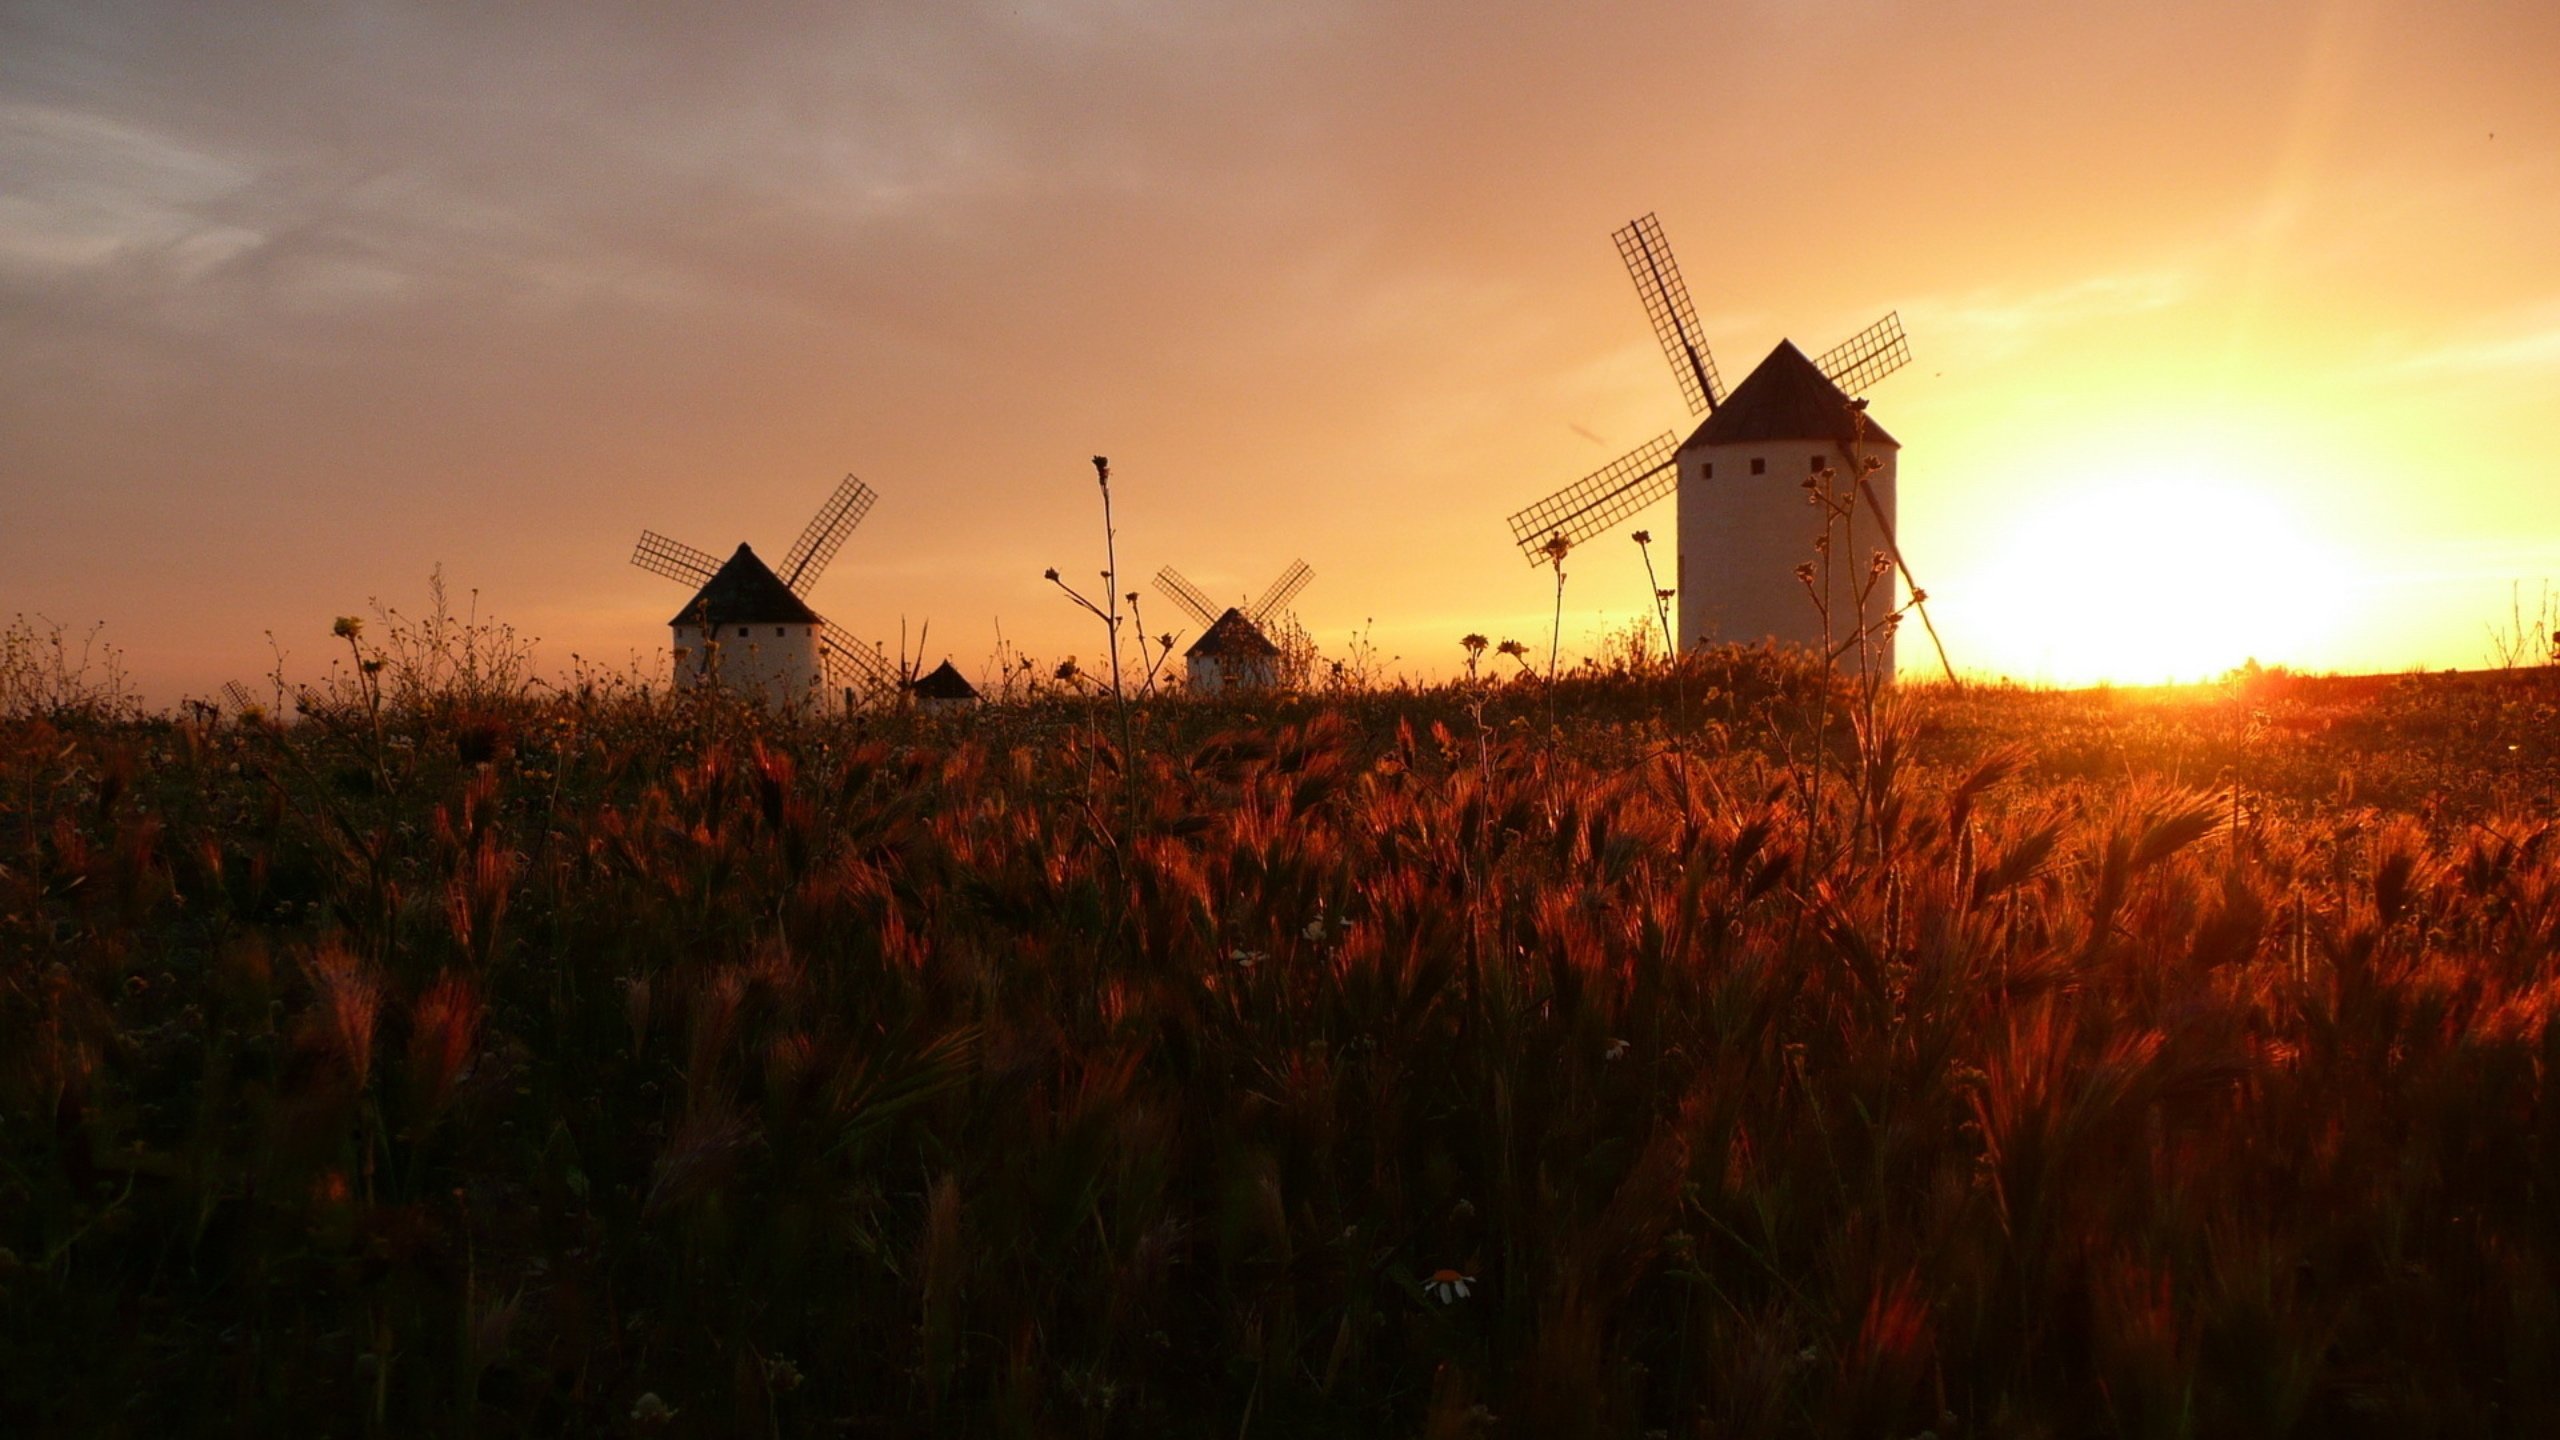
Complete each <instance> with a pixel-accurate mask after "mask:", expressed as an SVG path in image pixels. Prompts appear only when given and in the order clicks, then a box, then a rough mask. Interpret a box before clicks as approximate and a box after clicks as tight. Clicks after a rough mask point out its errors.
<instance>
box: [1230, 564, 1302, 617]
mask: <svg viewBox="0 0 2560 1440" xmlns="http://www.w3.org/2000/svg"><path fill="white" fill-rule="evenodd" d="M1314 578H1316V572H1315V571H1314V570H1313V569H1311V568H1309V566H1308V565H1307V562H1306V561H1304V560H1295V561H1292V562H1290V565H1289V568H1288V569H1286V570H1284V571H1282V572H1280V578H1279V579H1277V580H1274V581H1272V582H1271V588H1270V589H1268V590H1265V591H1263V592H1262V598H1261V599H1259V600H1256V601H1254V602H1253V608H1252V609H1251V610H1248V611H1246V612H1245V614H1246V615H1247V616H1248V617H1250V618H1251V619H1252V621H1253V623H1254V624H1256V625H1259V624H1261V623H1262V622H1263V621H1265V620H1268V619H1270V618H1271V617H1272V616H1274V615H1277V614H1279V613H1280V611H1281V610H1282V609H1283V608H1284V607H1286V606H1287V605H1288V603H1289V602H1290V601H1292V600H1295V599H1297V598H1298V592H1299V591H1301V590H1304V589H1306V588H1307V582H1308V581H1310V580H1313V579H1314Z"/></svg>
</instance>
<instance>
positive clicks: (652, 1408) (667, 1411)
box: [631, 1390, 676, 1429]
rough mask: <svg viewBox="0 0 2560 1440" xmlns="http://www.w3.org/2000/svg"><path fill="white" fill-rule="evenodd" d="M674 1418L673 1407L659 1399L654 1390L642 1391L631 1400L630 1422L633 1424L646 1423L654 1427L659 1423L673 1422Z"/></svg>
mask: <svg viewBox="0 0 2560 1440" xmlns="http://www.w3.org/2000/svg"><path fill="white" fill-rule="evenodd" d="M675 1418H676V1410H675V1407H674V1406H672V1405H669V1404H668V1403H667V1402H666V1401H664V1400H661V1399H659V1398H658V1392H657V1391H655V1390H645V1391H642V1392H641V1395H640V1398H639V1399H638V1400H635V1401H633V1402H632V1405H631V1423H632V1424H634V1425H646V1426H649V1427H651V1428H652V1429H654V1428H656V1427H658V1426H661V1425H672V1424H674V1423H675Z"/></svg>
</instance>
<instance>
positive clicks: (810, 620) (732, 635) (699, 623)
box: [631, 475, 900, 705]
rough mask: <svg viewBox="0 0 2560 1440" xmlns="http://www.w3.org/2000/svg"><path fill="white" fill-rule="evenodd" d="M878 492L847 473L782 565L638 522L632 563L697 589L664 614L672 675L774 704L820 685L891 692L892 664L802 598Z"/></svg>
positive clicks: (805, 696) (791, 701)
mask: <svg viewBox="0 0 2560 1440" xmlns="http://www.w3.org/2000/svg"><path fill="white" fill-rule="evenodd" d="M877 498H879V497H878V496H877V495H876V494H875V493H874V492H873V491H872V489H871V487H870V486H868V485H865V484H863V483H862V482H861V481H860V480H859V479H856V478H855V477H853V476H851V475H847V476H846V477H844V480H843V482H842V483H840V484H838V485H837V486H836V489H835V493H834V494H832V495H830V496H828V497H827V503H825V504H824V505H821V506H819V507H818V513H817V514H816V515H814V516H811V517H810V519H809V523H808V524H807V525H806V526H805V527H803V528H802V529H801V531H800V538H799V539H797V540H794V541H792V542H791V549H790V552H789V553H788V554H785V555H784V556H783V557H782V568H781V572H780V573H779V574H777V573H775V571H774V570H773V568H772V567H770V566H768V565H766V564H765V563H764V561H763V560H762V559H761V558H759V557H758V556H757V555H756V552H755V550H754V549H753V548H752V547H750V546H747V545H745V544H741V545H739V546H738V548H737V551H736V553H734V554H732V555H731V556H730V557H729V558H728V559H727V560H726V561H722V560H720V559H718V558H716V557H714V556H712V555H711V554H709V553H708V552H706V551H702V550H696V549H694V548H693V547H692V546H690V545H686V544H682V543H680V542H678V541H674V540H670V539H668V538H667V537H666V536H664V535H661V534H659V533H658V532H656V531H655V530H643V531H641V532H640V544H639V546H638V547H637V548H636V549H634V550H633V551H632V552H631V563H632V564H634V565H637V566H639V567H640V568H641V569H643V570H646V571H648V572H649V573H650V574H652V575H664V576H666V577H667V578H668V579H670V580H677V581H681V582H683V583H684V584H687V585H691V586H693V587H694V594H693V598H692V599H690V600H688V601H686V602H685V606H684V608H683V609H682V610H679V611H677V612H676V616H675V618H674V619H673V620H670V621H668V622H667V623H668V625H669V626H671V627H672V628H673V629H674V631H675V651H676V684H677V685H678V686H679V687H684V688H690V687H692V686H695V685H705V684H712V685H719V686H722V687H723V688H726V689H730V690H735V691H737V692H739V693H741V694H751V695H761V696H763V697H764V698H765V699H767V700H769V701H771V702H773V703H775V704H778V705H801V704H807V703H809V702H810V701H811V700H813V699H815V698H816V697H817V696H818V694H819V693H820V690H821V688H822V687H823V688H824V689H825V690H828V691H842V692H847V693H853V694H859V695H863V696H866V697H876V696H882V695H891V694H895V693H896V691H897V688H898V684H899V680H900V677H899V675H898V672H897V670H896V669H895V668H894V667H892V666H891V665H890V664H889V662H887V661H886V660H883V659H881V658H880V656H879V655H878V653H876V652H875V651H872V650H870V649H867V648H865V647H864V646H862V645H860V644H856V643H853V642H851V641H849V640H847V639H846V638H845V637H844V635H843V634H842V632H840V631H839V630H838V629H837V628H836V627H835V626H834V625H831V624H829V623H828V622H827V619H826V617H825V616H822V615H820V614H819V613H818V612H817V611H815V610H812V609H810V608H809V604H808V602H807V601H806V600H805V599H803V598H802V597H803V596H805V595H807V594H808V592H809V587H810V586H812V585H815V584H816V583H817V582H818V577H819V576H820V575H821V574H823V573H825V571H826V568H827V562H829V561H831V560H833V559H835V558H836V552H837V551H838V550H841V549H843V548H844V541H845V537H846V536H848V535H850V534H852V533H853V530H854V527H855V526H857V525H860V524H861V523H862V517H863V516H865V515H868V514H870V513H871V503H872V501H874V500H876V499H877Z"/></svg>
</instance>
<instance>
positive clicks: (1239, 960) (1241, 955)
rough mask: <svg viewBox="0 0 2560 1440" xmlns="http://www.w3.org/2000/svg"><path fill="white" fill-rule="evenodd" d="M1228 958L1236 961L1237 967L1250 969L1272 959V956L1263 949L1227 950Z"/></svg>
mask: <svg viewBox="0 0 2560 1440" xmlns="http://www.w3.org/2000/svg"><path fill="white" fill-rule="evenodd" d="M1227 958H1228V959H1229V960H1232V961H1234V962H1235V966H1236V968H1237V969H1239V970H1250V969H1252V968H1253V967H1254V966H1256V965H1259V964H1261V963H1262V962H1263V961H1265V960H1268V959H1270V958H1271V956H1270V954H1269V953H1268V952H1266V951H1262V950H1230V951H1228V952H1227Z"/></svg>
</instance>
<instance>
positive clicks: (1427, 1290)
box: [1422, 1270, 1476, 1305]
mask: <svg viewBox="0 0 2560 1440" xmlns="http://www.w3.org/2000/svg"><path fill="white" fill-rule="evenodd" d="M1475 1283H1476V1277H1474V1276H1473V1275H1461V1274H1459V1273H1458V1272H1457V1271H1455V1270H1434V1271H1432V1272H1431V1275H1430V1278H1428V1279H1426V1280H1424V1281H1423V1282H1422V1293H1424V1294H1426V1295H1428V1296H1430V1297H1431V1298H1432V1299H1434V1300H1437V1301H1439V1302H1440V1303H1441V1304H1443V1305H1455V1304H1457V1303H1458V1302H1459V1301H1461V1300H1464V1299H1466V1298H1467V1297H1468V1296H1469V1295H1472V1294H1474V1293H1475V1290H1474V1286H1475Z"/></svg>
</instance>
